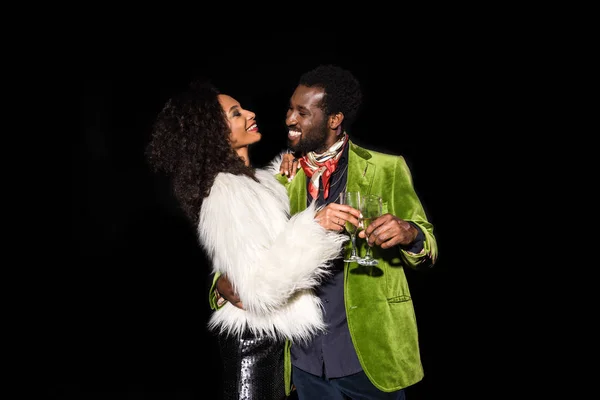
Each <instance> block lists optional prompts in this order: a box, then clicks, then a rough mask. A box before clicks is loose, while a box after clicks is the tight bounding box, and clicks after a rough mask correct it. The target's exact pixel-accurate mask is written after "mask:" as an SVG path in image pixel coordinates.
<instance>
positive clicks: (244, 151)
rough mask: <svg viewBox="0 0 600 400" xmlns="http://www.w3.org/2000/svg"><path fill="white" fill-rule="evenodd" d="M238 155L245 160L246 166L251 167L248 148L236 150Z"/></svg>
mask: <svg viewBox="0 0 600 400" xmlns="http://www.w3.org/2000/svg"><path fill="white" fill-rule="evenodd" d="M235 151H236V152H237V153H238V156H240V157H241V158H242V160H244V164H246V166H247V167H249V166H250V157H248V146H244V147H240V148H239V149H236V150H235Z"/></svg>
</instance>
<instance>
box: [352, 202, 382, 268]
mask: <svg viewBox="0 0 600 400" xmlns="http://www.w3.org/2000/svg"><path fill="white" fill-rule="evenodd" d="M382 208H383V205H382V200H381V196H378V195H375V194H368V195H363V196H362V198H361V202H360V211H361V213H362V218H361V222H362V228H363V230H365V231H366V230H367V227H368V226H369V224H370V223H371V221H372V220H374V219H375V218H377V217H379V216H381V213H382ZM366 239H367V253H366V254H365V256H364V257H363V258H362V259H360V260H358V263H359V264H360V265H367V266H371V265H377V264H379V262H378V261H377V260H376V259H375V258H373V256H372V255H371V246H369V241H368V238H366Z"/></svg>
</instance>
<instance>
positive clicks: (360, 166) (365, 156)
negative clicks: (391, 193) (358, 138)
mask: <svg viewBox="0 0 600 400" xmlns="http://www.w3.org/2000/svg"><path fill="white" fill-rule="evenodd" d="M370 158H371V154H370V153H369V152H368V151H366V150H365V149H363V148H361V147H358V146H357V145H355V144H354V143H352V142H350V151H349V152H348V183H347V184H346V190H347V191H359V192H361V193H365V194H366V193H370V191H371V185H372V183H373V177H374V176H375V164H372V163H371V162H369V161H368V160H369V159H370Z"/></svg>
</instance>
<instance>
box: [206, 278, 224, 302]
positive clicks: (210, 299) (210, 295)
mask: <svg viewBox="0 0 600 400" xmlns="http://www.w3.org/2000/svg"><path fill="white" fill-rule="evenodd" d="M219 276H221V273H219V272H215V276H214V277H213V281H212V285H210V290H209V291H208V304H209V305H210V309H211V310H218V309H219V308H221V307H223V306H221V307H219V306H218V305H217V296H216V295H215V289H216V288H217V279H219ZM223 305H225V303H223Z"/></svg>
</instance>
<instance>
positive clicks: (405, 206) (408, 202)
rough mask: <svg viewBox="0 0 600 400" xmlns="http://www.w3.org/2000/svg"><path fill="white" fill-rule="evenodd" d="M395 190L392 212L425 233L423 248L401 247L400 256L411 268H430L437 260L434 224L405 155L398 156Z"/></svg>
mask: <svg viewBox="0 0 600 400" xmlns="http://www.w3.org/2000/svg"><path fill="white" fill-rule="evenodd" d="M394 177H395V182H394V190H393V200H392V204H393V206H394V210H393V211H391V210H390V211H391V212H392V214H394V215H395V216H397V217H398V218H402V219H404V220H406V221H409V222H411V223H413V224H415V225H417V226H418V227H419V228H420V229H421V232H422V233H423V236H424V240H423V249H422V250H421V251H420V252H419V253H413V252H411V251H410V250H408V249H403V248H402V247H400V256H401V257H402V259H403V260H404V262H405V264H406V265H408V266H409V267H411V268H414V269H417V268H430V267H433V265H435V262H436V260H437V254H438V248H437V241H436V237H435V235H434V233H433V225H432V224H431V223H430V222H429V220H428V219H427V215H426V213H425V209H424V208H423V205H422V204H421V200H420V199H419V197H418V195H417V193H416V191H415V188H414V185H413V180H412V174H411V172H410V169H409V167H408V165H407V164H406V160H405V159H404V157H398V158H397V161H396V165H395V171H394Z"/></svg>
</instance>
